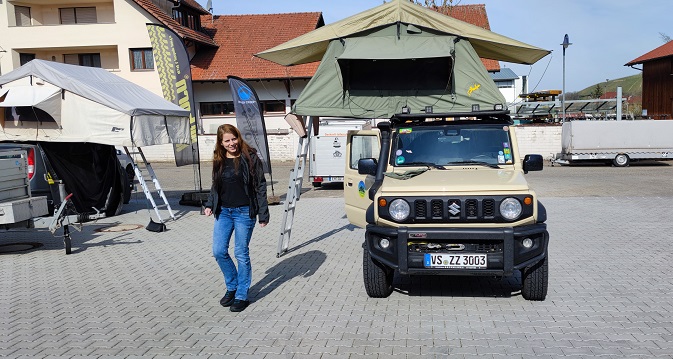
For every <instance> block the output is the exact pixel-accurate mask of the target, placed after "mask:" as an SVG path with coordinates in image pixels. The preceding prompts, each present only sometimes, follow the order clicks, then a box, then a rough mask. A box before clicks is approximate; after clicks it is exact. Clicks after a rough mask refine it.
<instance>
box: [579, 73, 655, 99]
mask: <svg viewBox="0 0 673 359" xmlns="http://www.w3.org/2000/svg"><path fill="white" fill-rule="evenodd" d="M596 86H600V89H601V92H602V93H606V92H616V91H617V87H619V86H621V87H622V96H624V97H626V96H641V95H642V93H643V76H642V74H637V75H633V76H628V77H622V78H620V79H615V80H609V81H608V82H601V83H598V84H594V85H591V86H589V87H587V88H585V89H584V90H582V91H578V92H576V94H577V95H578V98H591V97H592V96H591V95H592V94H593V93H595V92H596Z"/></svg>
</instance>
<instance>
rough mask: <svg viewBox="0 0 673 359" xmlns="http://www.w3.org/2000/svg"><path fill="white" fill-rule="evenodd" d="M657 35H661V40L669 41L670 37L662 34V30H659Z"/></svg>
mask: <svg viewBox="0 0 673 359" xmlns="http://www.w3.org/2000/svg"><path fill="white" fill-rule="evenodd" d="M659 36H661V40H663V41H664V43H667V42H669V41H671V37H670V36H668V35H666V34H664V33H663V32H660V33H659Z"/></svg>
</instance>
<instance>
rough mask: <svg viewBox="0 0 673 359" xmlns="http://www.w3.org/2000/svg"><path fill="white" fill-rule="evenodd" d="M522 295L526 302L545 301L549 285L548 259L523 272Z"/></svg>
mask: <svg viewBox="0 0 673 359" xmlns="http://www.w3.org/2000/svg"><path fill="white" fill-rule="evenodd" d="M521 282H522V283H523V286H522V288H521V295H522V296H523V298H524V299H526V300H545V298H546V297H547V287H548V285H549V284H548V283H549V263H548V261H547V257H545V258H543V259H542V260H540V261H539V262H537V263H535V264H533V265H532V266H528V267H526V268H525V269H523V270H522V271H521Z"/></svg>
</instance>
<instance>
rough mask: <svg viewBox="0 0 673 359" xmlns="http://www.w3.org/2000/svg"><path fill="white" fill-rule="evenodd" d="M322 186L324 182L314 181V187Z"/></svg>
mask: <svg viewBox="0 0 673 359" xmlns="http://www.w3.org/2000/svg"><path fill="white" fill-rule="evenodd" d="M321 186H322V182H313V187H315V188H318V187H321Z"/></svg>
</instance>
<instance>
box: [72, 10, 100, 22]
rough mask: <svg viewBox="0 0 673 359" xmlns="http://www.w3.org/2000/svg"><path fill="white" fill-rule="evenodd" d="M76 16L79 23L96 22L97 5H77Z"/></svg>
mask: <svg viewBox="0 0 673 359" xmlns="http://www.w3.org/2000/svg"><path fill="white" fill-rule="evenodd" d="M75 17H76V18H77V23H78V24H95V23H96V22H98V20H97V18H96V8H95V7H77V8H75Z"/></svg>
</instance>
